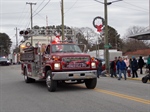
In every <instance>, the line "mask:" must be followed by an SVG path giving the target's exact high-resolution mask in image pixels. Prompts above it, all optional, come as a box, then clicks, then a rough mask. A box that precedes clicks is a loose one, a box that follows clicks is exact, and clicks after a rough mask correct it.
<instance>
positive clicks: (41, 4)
mask: <svg viewBox="0 0 150 112" xmlns="http://www.w3.org/2000/svg"><path fill="white" fill-rule="evenodd" d="M44 1H45V0H43V1H42V2H41V3H40V5H38V7H37V8H36V9H35V11H34V12H33V13H35V12H36V10H38V9H39V7H40V6H41V5H42V4H43V3H44Z"/></svg>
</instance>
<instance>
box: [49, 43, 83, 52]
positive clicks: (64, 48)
mask: <svg viewBox="0 0 150 112" xmlns="http://www.w3.org/2000/svg"><path fill="white" fill-rule="evenodd" d="M56 52H62V53H68V52H78V53H81V52H82V51H81V49H80V48H79V46H77V45H75V44H54V45H52V53H56Z"/></svg>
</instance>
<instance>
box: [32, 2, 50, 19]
mask: <svg viewBox="0 0 150 112" xmlns="http://www.w3.org/2000/svg"><path fill="white" fill-rule="evenodd" d="M50 1H51V0H49V1H48V2H47V3H46V4H45V5H44V6H43V7H42V8H41V9H40V10H39V11H38V12H37V13H35V14H34V15H33V17H34V16H36V15H37V14H38V13H40V12H41V11H42V10H43V9H44V8H45V7H46V6H47V5H48V3H49V2H50Z"/></svg>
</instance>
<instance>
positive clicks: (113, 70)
mask: <svg viewBox="0 0 150 112" xmlns="http://www.w3.org/2000/svg"><path fill="white" fill-rule="evenodd" d="M116 71H117V57H115V60H114V61H112V62H111V63H110V73H111V76H110V77H112V78H113V76H115V77H117V74H116Z"/></svg>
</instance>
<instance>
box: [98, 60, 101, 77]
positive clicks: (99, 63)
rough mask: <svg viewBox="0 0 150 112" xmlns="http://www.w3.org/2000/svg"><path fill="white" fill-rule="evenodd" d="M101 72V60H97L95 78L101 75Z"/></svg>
mask: <svg viewBox="0 0 150 112" xmlns="http://www.w3.org/2000/svg"><path fill="white" fill-rule="evenodd" d="M101 72H102V61H101V60H98V68H97V78H99V76H100V75H101Z"/></svg>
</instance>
